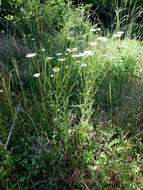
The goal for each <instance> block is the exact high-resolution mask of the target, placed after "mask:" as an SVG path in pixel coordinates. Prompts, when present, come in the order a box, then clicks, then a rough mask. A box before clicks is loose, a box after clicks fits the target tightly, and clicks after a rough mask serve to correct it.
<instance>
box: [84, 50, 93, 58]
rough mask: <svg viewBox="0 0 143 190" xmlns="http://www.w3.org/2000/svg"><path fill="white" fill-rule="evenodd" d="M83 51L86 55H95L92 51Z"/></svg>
mask: <svg viewBox="0 0 143 190" xmlns="http://www.w3.org/2000/svg"><path fill="white" fill-rule="evenodd" d="M83 53H84V55H85V57H88V56H93V55H94V53H93V52H92V51H84V52H83Z"/></svg>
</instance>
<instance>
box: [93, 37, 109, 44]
mask: <svg viewBox="0 0 143 190" xmlns="http://www.w3.org/2000/svg"><path fill="white" fill-rule="evenodd" d="M107 40H108V39H107V38H106V37H101V36H100V37H98V38H97V39H96V41H97V42H101V43H106V42H107Z"/></svg>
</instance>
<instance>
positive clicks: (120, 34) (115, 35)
mask: <svg viewBox="0 0 143 190" xmlns="http://www.w3.org/2000/svg"><path fill="white" fill-rule="evenodd" d="M123 34H124V32H123V31H120V32H117V33H115V34H113V38H121V37H122V35H123Z"/></svg>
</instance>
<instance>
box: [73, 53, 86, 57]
mask: <svg viewBox="0 0 143 190" xmlns="http://www.w3.org/2000/svg"><path fill="white" fill-rule="evenodd" d="M80 57H84V53H79V54H74V55H72V58H80Z"/></svg>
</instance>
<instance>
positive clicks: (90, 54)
mask: <svg viewBox="0 0 143 190" xmlns="http://www.w3.org/2000/svg"><path fill="white" fill-rule="evenodd" d="M93 55H94V53H93V52H92V51H84V52H83V53H79V54H74V55H72V57H73V58H80V57H88V56H93Z"/></svg>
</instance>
